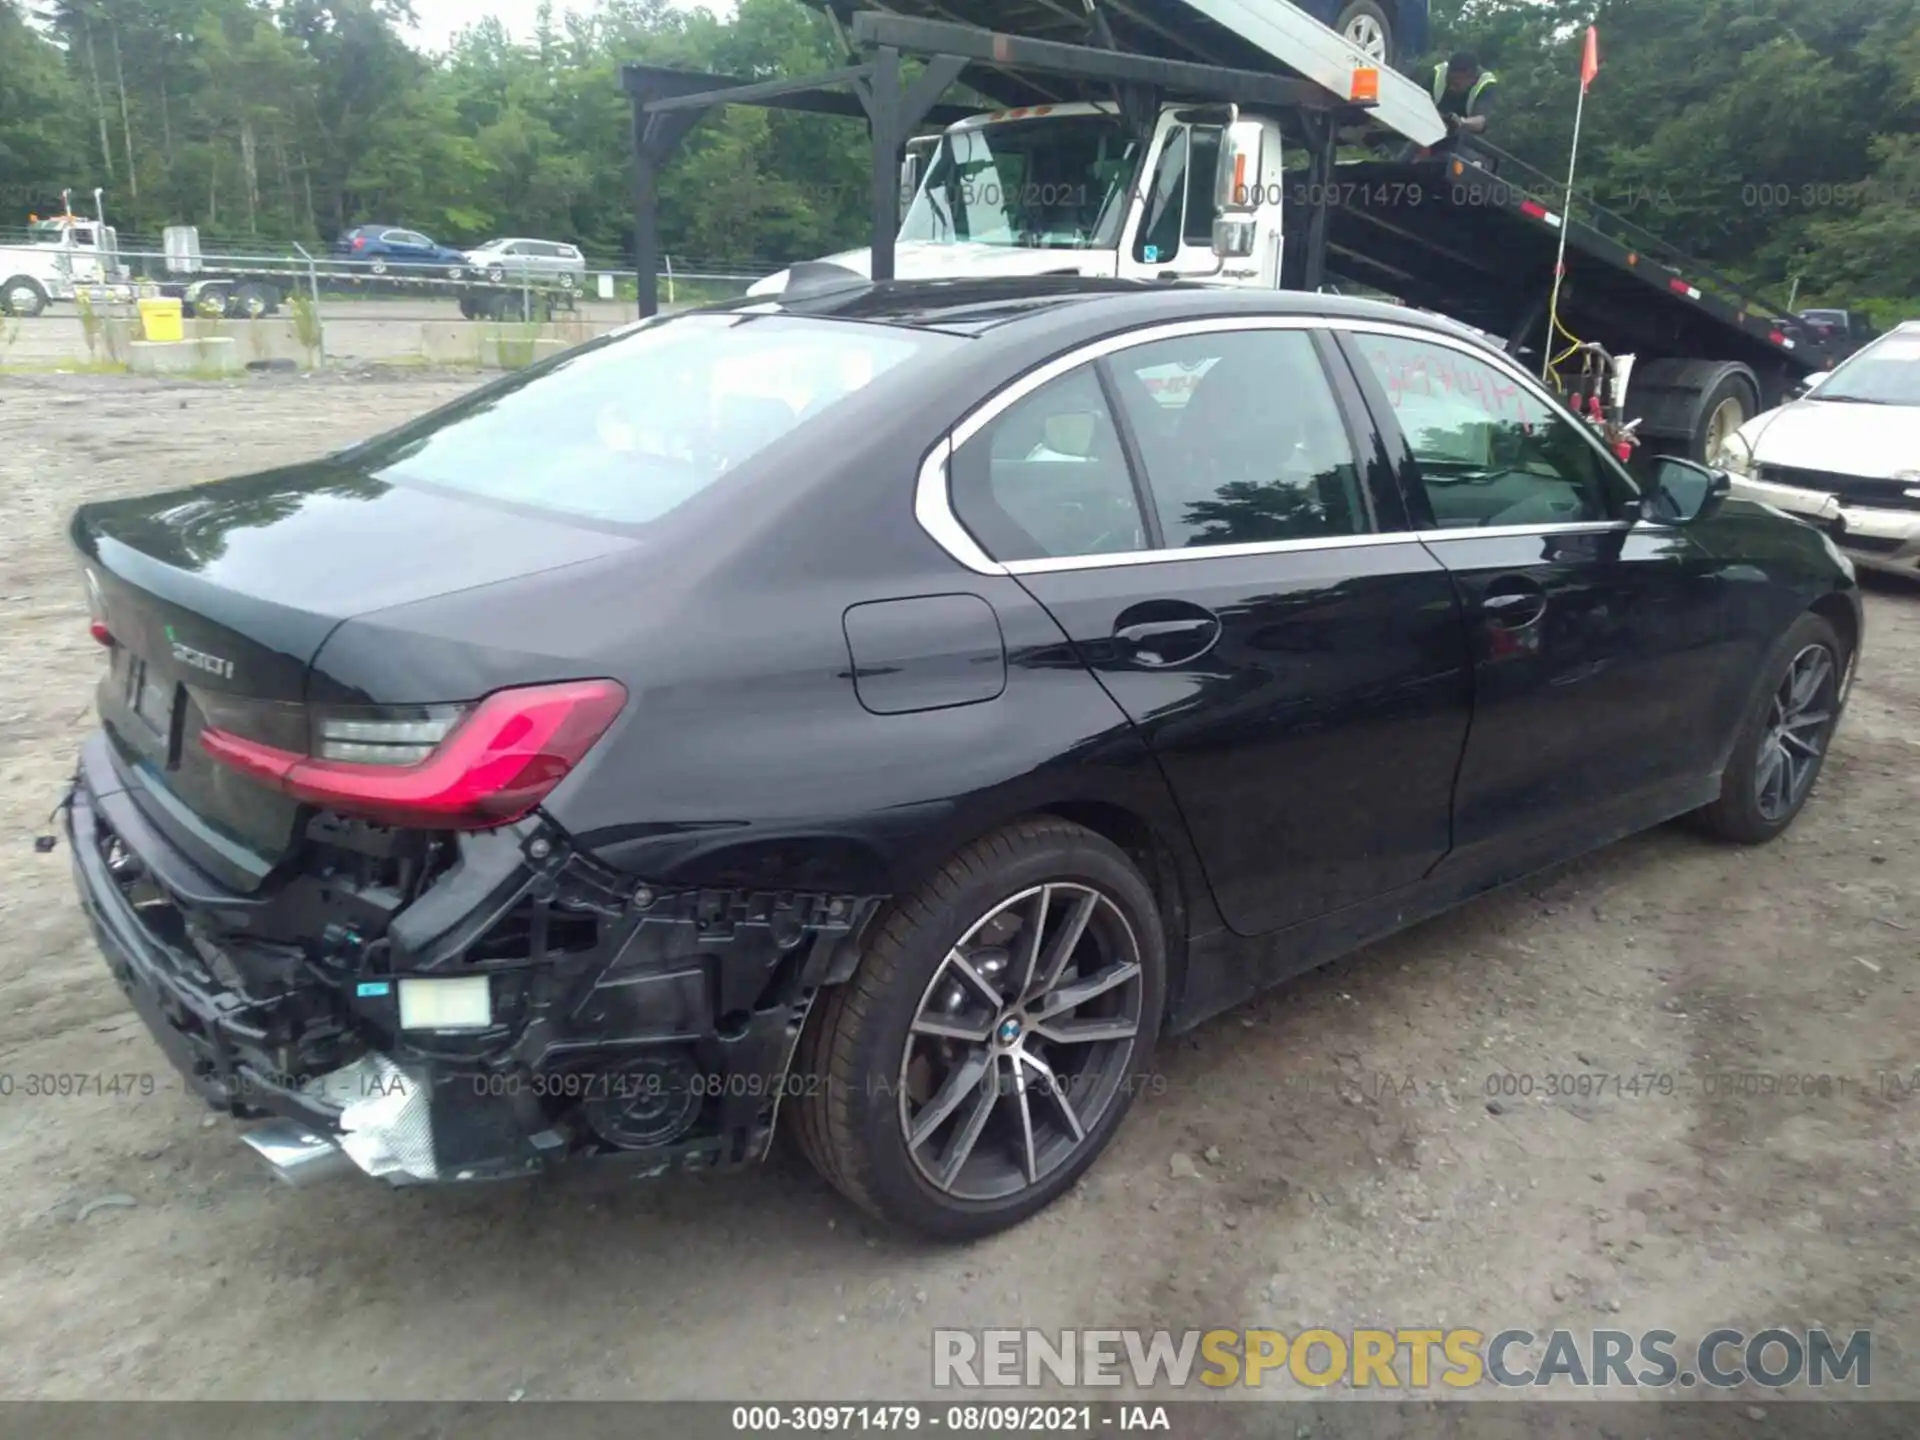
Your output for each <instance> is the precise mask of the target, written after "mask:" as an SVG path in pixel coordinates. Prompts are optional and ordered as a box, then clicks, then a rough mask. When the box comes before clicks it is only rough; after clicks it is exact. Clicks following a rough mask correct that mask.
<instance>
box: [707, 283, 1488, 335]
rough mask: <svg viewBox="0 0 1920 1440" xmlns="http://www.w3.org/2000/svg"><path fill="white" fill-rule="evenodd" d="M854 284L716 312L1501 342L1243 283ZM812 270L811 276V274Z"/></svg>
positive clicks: (980, 327) (1371, 304) (996, 326)
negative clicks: (1219, 327)
mask: <svg viewBox="0 0 1920 1440" xmlns="http://www.w3.org/2000/svg"><path fill="white" fill-rule="evenodd" d="M846 273H847V274H848V275H849V276H850V277H851V278H850V279H849V281H848V282H846V283H841V284H830V283H829V278H828V277H824V276H823V277H822V278H821V279H820V280H819V281H818V283H817V285H816V287H815V288H811V289H806V290H804V291H803V292H801V293H791V292H790V293H789V294H785V295H776V296H753V297H748V298H746V299H743V300H735V301H729V302H725V303H723V304H720V305H717V306H714V307H712V308H713V309H716V310H742V309H744V310H752V311H759V312H761V313H770V312H774V311H778V312H784V313H788V314H793V315H808V316H817V317H821V318H833V319H842V320H862V321H867V322H869V323H874V324H882V325H897V326H902V327H906V328H910V329H922V330H943V331H947V332H949V333H955V334H962V335H984V334H987V333H989V332H992V331H997V330H1002V329H1005V328H1007V327H1009V326H1018V325H1022V324H1032V323H1034V322H1036V321H1042V320H1045V319H1047V318H1052V317H1059V318H1066V316H1067V315H1069V314H1070V315H1071V316H1072V317H1073V318H1074V319H1075V320H1076V321H1080V320H1094V319H1097V320H1099V321H1101V322H1104V323H1107V324H1111V325H1113V326H1114V327H1115V328H1122V329H1124V328H1125V327H1126V326H1127V325H1128V324H1129V323H1139V324H1143V325H1144V324H1152V323H1154V322H1155V321H1158V320H1164V319H1166V318H1168V312H1169V311H1178V312H1180V313H1181V314H1182V315H1188V316H1194V317H1208V316H1213V315H1220V316H1236V315H1245V316H1258V315H1292V316H1303V317H1307V318H1314V319H1326V320H1388V321H1392V322H1394V323H1397V324H1404V325H1411V326H1414V327H1416V328H1420V329H1429V330H1432V331H1434V332H1436V333H1438V334H1445V335H1451V336H1454V337H1455V338H1463V339H1467V340H1471V341H1473V342H1474V343H1475V344H1477V345H1479V346H1481V347H1483V348H1486V349H1489V350H1497V349H1498V348H1499V347H1498V346H1497V345H1494V344H1492V343H1490V342H1489V341H1488V339H1487V337H1486V336H1484V335H1482V334H1481V333H1480V332H1479V331H1477V330H1474V329H1472V328H1471V327H1470V326H1466V325H1462V324H1459V323H1458V322H1456V321H1453V320H1450V319H1448V318H1447V317H1445V316H1443V315H1435V314H1431V313H1429V312H1427V311H1424V310H1414V309H1411V308H1407V307H1403V306H1399V305H1393V304H1389V303H1387V302H1384V301H1379V300H1362V299H1358V298H1355V297H1351V296H1342V295H1323V294H1318V293H1314V292H1310V291H1302V290H1266V289H1260V290H1253V289H1248V288H1246V287H1242V286H1223V285H1203V284H1195V283H1191V282H1188V283H1179V282H1165V281H1161V282H1153V281H1139V280H1110V279H1104V278H1098V277H1087V276H1079V275H1035V276H1017V277H1006V278H968V279H943V280H889V281H878V282H875V281H870V280H866V279H864V278H863V277H859V276H856V275H853V272H846ZM810 278H811V277H810Z"/></svg>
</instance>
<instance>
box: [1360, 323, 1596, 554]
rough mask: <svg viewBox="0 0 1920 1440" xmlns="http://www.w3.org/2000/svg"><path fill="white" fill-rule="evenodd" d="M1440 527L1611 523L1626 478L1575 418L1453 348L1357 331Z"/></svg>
mask: <svg viewBox="0 0 1920 1440" xmlns="http://www.w3.org/2000/svg"><path fill="white" fill-rule="evenodd" d="M1354 340H1355V343H1356V344H1357V346H1358V347H1359V350H1360V353H1361V354H1362V355H1363V356H1364V357H1365V361H1366V364H1367V365H1368V367H1370V368H1371V369H1372V371H1373V374H1374V376H1375V377H1376V378H1377V379H1378V380H1379V382H1380V384H1381V385H1382V387H1384V388H1385V390H1386V392H1387V400H1388V402H1389V403H1390V404H1391V405H1392V406H1393V413H1394V417H1395V419H1396V420H1398V422H1399V425H1400V431H1401V433H1402V434H1403V435H1404V436H1405V437H1406V441H1407V446H1408V448H1409V449H1410V450H1411V451H1412V454H1413V458H1414V462H1415V464H1416V465H1417V467H1418V470H1419V476H1420V485H1421V488H1422V489H1423V490H1424V491H1425V493H1426V499H1427V503H1428V505H1429V506H1430V507H1431V508H1432V511H1433V519H1434V523H1435V524H1436V525H1438V526H1439V527H1440V528H1442V529H1448V530H1450V529H1463V528H1473V527H1480V526H1493V525H1555V524H1577V523H1581V522H1589V521H1606V520H1612V519H1616V518H1619V517H1620V516H1621V515H1623V514H1624V513H1625V510H1624V504H1625V501H1626V500H1627V498H1628V492H1627V490H1626V487H1625V484H1624V482H1623V481H1622V480H1621V479H1620V477H1618V476H1616V475H1615V474H1613V473H1612V472H1611V471H1610V470H1609V469H1608V467H1607V465H1606V464H1605V462H1604V461H1603V460H1602V459H1601V457H1600V455H1599V453H1598V452H1597V451H1596V450H1595V449H1594V447H1593V446H1592V444H1591V443H1589V441H1588V439H1587V437H1586V436H1584V435H1582V434H1581V433H1580V431H1579V428H1578V425H1579V422H1577V421H1576V420H1574V419H1573V418H1572V417H1570V416H1569V415H1567V414H1566V413H1565V412H1564V411H1562V410H1560V409H1559V408H1558V407H1556V406H1553V405H1551V404H1549V403H1548V402H1547V401H1546V400H1544V399H1542V398H1541V397H1540V396H1538V395H1536V394H1535V393H1534V392H1533V391H1532V390H1530V389H1528V388H1527V387H1525V386H1523V385H1521V384H1520V383H1519V381H1517V380H1516V379H1514V378H1513V377H1512V376H1510V375H1508V374H1506V373H1505V372H1504V371H1502V370H1500V369H1499V368H1497V367H1495V366H1493V365H1490V364H1488V363H1487V362H1486V361H1484V360H1478V359H1475V358H1474V357H1473V356H1471V355H1469V354H1467V353H1465V352H1464V351H1461V350H1456V349H1454V348H1453V347H1451V346H1447V345H1437V344H1433V343H1431V342H1428V341H1422V340H1407V339H1402V338H1399V337H1397V336H1392V335H1372V334H1365V333H1358V334H1356V335H1355V336H1354Z"/></svg>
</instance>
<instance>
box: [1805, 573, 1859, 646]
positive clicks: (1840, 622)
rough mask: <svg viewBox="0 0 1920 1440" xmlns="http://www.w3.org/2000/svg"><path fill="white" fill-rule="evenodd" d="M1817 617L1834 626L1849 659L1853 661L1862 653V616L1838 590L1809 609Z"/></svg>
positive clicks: (1828, 594) (1825, 596)
mask: <svg viewBox="0 0 1920 1440" xmlns="http://www.w3.org/2000/svg"><path fill="white" fill-rule="evenodd" d="M1807 608H1808V609H1809V610H1811V611H1812V612H1813V613H1814V614H1815V615H1818V616H1819V617H1820V618H1821V619H1822V620H1824V621H1826V622H1827V623H1828V624H1829V625H1831V626H1833V628H1834V632H1835V633H1836V634H1837V635H1839V637H1840V643H1841V644H1843V645H1845V646H1846V647H1847V657H1848V658H1849V659H1851V658H1852V657H1853V656H1855V655H1857V654H1859V652H1860V614H1859V612H1858V611H1857V610H1856V609H1855V608H1854V606H1853V602H1852V601H1850V600H1848V599H1847V597H1846V596H1845V595H1843V594H1841V593H1840V592H1839V591H1838V590H1830V591H1828V592H1827V593H1826V594H1825V595H1822V596H1821V597H1820V598H1819V599H1818V600H1815V601H1814V602H1813V604H1812V605H1810V606H1808V607H1807Z"/></svg>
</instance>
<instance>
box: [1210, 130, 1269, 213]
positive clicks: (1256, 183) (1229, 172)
mask: <svg viewBox="0 0 1920 1440" xmlns="http://www.w3.org/2000/svg"><path fill="white" fill-rule="evenodd" d="M1266 133H1267V129H1266V126H1265V125H1263V124H1261V123H1260V122H1259V121H1258V120H1235V121H1234V122H1233V123H1232V124H1231V125H1228V126H1227V127H1226V128H1225V129H1224V130H1223V131H1221V132H1220V158H1219V159H1218V160H1217V161H1216V162H1215V164H1214V169H1213V208H1214V212H1215V213H1216V214H1221V215H1226V214H1240V215H1250V214H1252V212H1254V211H1255V210H1258V209H1259V208H1260V202H1261V200H1262V199H1263V198H1264V196H1263V192H1264V189H1265V186H1264V183H1263V181H1262V179H1261V177H1262V175H1263V174H1264V173H1265V171H1264V170H1263V168H1262V166H1261V163H1260V162H1261V153H1260V152H1261V146H1262V144H1263V143H1264V142H1265V139H1266Z"/></svg>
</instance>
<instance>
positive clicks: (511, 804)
mask: <svg viewBox="0 0 1920 1440" xmlns="http://www.w3.org/2000/svg"><path fill="white" fill-rule="evenodd" d="M626 700H627V692H626V690H625V689H624V688H623V687H621V686H620V685H619V684H617V683H616V682H614V681H612V680H575V681H568V682H566V683H563V684H558V685H532V686H526V687H523V688H520V689H514V690H500V691H496V692H495V693H493V694H492V695H489V696H487V697H486V698H485V699H484V700H482V701H480V702H479V703H478V704H477V705H474V706H473V707H472V708H471V709H466V710H463V709H461V708H460V707H451V706H428V707H422V708H419V709H417V710H412V711H408V712H405V713H399V714H392V715H385V716H382V715H379V714H378V713H375V712H361V713H357V714H355V715H353V716H351V717H346V716H324V715H323V716H320V717H316V719H315V723H314V735H313V742H312V745H311V747H310V748H311V749H313V750H314V751H316V752H317V753H315V754H311V755H303V754H300V753H297V752H295V751H291V750H283V749H280V748H278V747H276V746H273V745H268V744H264V743H262V742H260V741H257V740H249V739H247V738H245V737H244V736H241V735H237V734H235V733H234V732H233V731H231V730H225V729H220V728H214V727H210V728H208V729H206V730H203V731H202V732H201V734H200V744H201V747H202V748H203V749H204V750H205V751H206V752H207V753H208V754H209V755H211V756H212V757H213V758H214V759H216V760H218V761H220V762H221V763H222V764H223V765H227V766H230V767H231V768H233V769H235V770H237V771H239V772H240V773H241V774H243V775H247V776H249V777H251V778H252V779H254V780H257V781H259V782H260V783H261V784H263V785H267V786H270V787H271V788H273V789H275V790H279V791H281V792H282V793H284V794H287V795H291V796H292V797H294V798H295V799H296V800H301V801H304V802H306V803H307V804H310V805H318V806H321V807H322V808H324V809H328V810H334V811H338V812H339V813H341V814H343V815H354V816H358V817H360V818H362V819H365V820H371V821H373V822H374V823H375V824H379V825H392V826H396V827H400V828H403V829H421V830H485V829H489V828H491V827H493V826H496V825H505V824H508V823H510V822H512V821H514V820H518V819H519V818H520V817H521V816H523V815H525V814H527V812H529V811H530V810H532V809H533V808H534V807H535V806H536V805H538V804H539V803H540V802H541V801H542V800H544V799H545V798H546V797H547V796H548V795H549V794H550V793H551V792H552V790H553V788H554V786H556V785H558V784H559V783H560V781H561V780H562V779H564V778H565V777H566V775H567V774H568V772H569V771H571V770H572V769H573V767H574V766H575V765H577V764H579V763H580V761H581V759H582V758H583V757H584V756H585V755H586V753H587V751H588V750H590V749H592V748H593V746H594V744H595V742H597V741H598V740H599V739H600V737H601V736H602V735H604V734H605V733H606V731H607V727H608V726H610V725H612V724H613V721H614V718H615V717H616V716H618V715H619V713H620V711H621V708H622V707H623V706H624V705H625V704H626Z"/></svg>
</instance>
